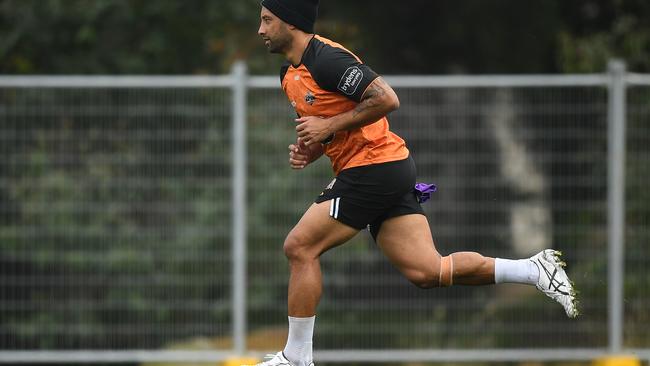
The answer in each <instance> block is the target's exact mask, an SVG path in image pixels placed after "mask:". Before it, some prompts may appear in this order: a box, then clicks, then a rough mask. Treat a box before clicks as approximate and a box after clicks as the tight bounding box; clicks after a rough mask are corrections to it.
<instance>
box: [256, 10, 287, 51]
mask: <svg viewBox="0 0 650 366" xmlns="http://www.w3.org/2000/svg"><path fill="white" fill-rule="evenodd" d="M257 33H258V34H259V35H260V36H262V39H264V44H265V45H266V47H267V48H268V49H269V52H271V53H284V52H285V51H286V50H287V49H288V48H289V45H290V44H291V33H290V32H289V28H288V25H287V24H286V23H285V22H283V21H282V20H281V19H280V18H278V17H276V16H275V15H274V14H273V13H271V12H270V11H269V10H268V9H267V8H265V7H262V12H261V13H260V28H259V29H258V30H257Z"/></svg>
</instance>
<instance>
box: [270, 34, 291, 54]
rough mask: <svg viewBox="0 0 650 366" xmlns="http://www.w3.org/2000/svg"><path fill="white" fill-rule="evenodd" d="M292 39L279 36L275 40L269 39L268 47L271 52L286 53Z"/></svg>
mask: <svg viewBox="0 0 650 366" xmlns="http://www.w3.org/2000/svg"><path fill="white" fill-rule="evenodd" d="M290 43H291V40H290V39H289V37H279V38H277V39H275V40H271V39H269V45H268V49H269V52H270V53H284V51H285V50H286V49H287V48H288V46H289V44H290Z"/></svg>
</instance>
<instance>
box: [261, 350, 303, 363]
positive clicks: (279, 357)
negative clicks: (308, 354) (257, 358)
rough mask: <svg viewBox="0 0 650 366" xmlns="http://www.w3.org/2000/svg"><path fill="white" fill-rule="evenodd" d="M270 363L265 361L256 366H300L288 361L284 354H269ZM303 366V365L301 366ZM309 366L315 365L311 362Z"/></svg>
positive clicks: (267, 356)
mask: <svg viewBox="0 0 650 366" xmlns="http://www.w3.org/2000/svg"><path fill="white" fill-rule="evenodd" d="M265 358H267V359H269V360H268V361H264V362H262V363H258V364H257V365H255V366H299V365H294V364H292V363H291V362H289V360H287V358H286V357H284V354H283V353H282V352H278V353H276V354H269V355H266V357H265ZM300 366H301V365H300ZM307 366H314V363H313V362H311V363H309V365H307Z"/></svg>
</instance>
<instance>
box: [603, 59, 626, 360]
mask: <svg viewBox="0 0 650 366" xmlns="http://www.w3.org/2000/svg"><path fill="white" fill-rule="evenodd" d="M608 70H609V75H610V81H609V106H608V142H607V145H608V149H607V155H608V169H607V171H608V174H607V176H608V177H607V205H608V210H607V224H608V250H609V256H608V258H609V263H608V282H607V293H608V309H609V314H608V322H609V326H608V328H609V350H610V352H612V353H618V352H620V351H621V349H622V346H623V320H624V319H623V295H624V293H623V286H624V277H623V276H624V265H625V258H624V256H623V253H624V252H623V248H624V246H625V230H624V229H625V107H626V106H625V87H626V86H625V64H624V63H623V62H622V61H618V60H614V61H610V63H609V66H608Z"/></svg>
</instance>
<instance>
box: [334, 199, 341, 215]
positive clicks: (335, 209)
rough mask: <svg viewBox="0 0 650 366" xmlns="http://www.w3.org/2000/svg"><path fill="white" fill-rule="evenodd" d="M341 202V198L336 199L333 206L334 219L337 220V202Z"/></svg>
mask: <svg viewBox="0 0 650 366" xmlns="http://www.w3.org/2000/svg"><path fill="white" fill-rule="evenodd" d="M340 201H341V197H336V204H335V205H334V218H335V219H338V218H339V202H340Z"/></svg>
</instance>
